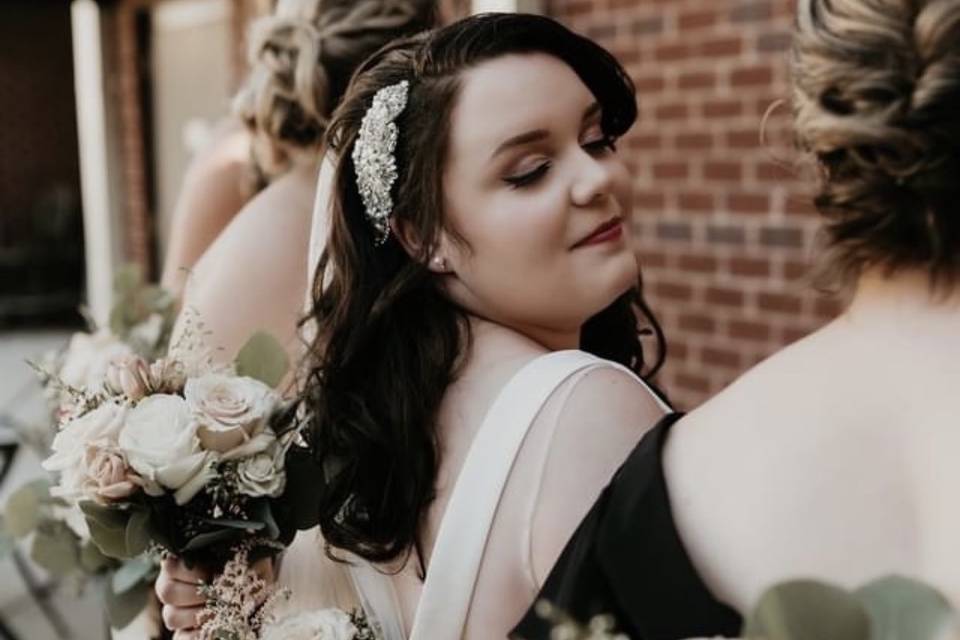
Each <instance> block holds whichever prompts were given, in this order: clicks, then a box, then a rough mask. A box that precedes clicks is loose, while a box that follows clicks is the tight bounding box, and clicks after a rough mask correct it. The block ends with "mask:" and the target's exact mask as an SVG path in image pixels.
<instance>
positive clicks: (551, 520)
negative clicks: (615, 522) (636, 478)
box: [392, 323, 663, 638]
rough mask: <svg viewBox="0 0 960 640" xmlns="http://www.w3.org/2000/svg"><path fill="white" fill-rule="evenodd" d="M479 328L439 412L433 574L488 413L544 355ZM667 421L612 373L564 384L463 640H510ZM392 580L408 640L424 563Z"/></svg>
mask: <svg viewBox="0 0 960 640" xmlns="http://www.w3.org/2000/svg"><path fill="white" fill-rule="evenodd" d="M477 328H478V330H477V332H476V340H475V342H474V345H473V351H472V354H473V355H472V357H471V359H470V361H469V363H468V365H467V367H466V369H465V371H464V372H463V375H462V377H461V378H460V379H459V380H458V381H457V382H456V383H454V385H453V386H452V387H451V388H450V389H449V390H448V391H447V394H446V398H445V400H444V402H443V404H442V406H441V410H440V418H439V433H440V441H441V447H442V453H441V456H442V458H441V460H442V462H441V468H440V471H439V475H438V480H437V497H436V500H435V501H434V503H433V505H432V507H431V509H430V512H429V515H428V520H427V525H426V529H425V537H424V544H425V547H426V549H427V550H428V551H427V559H426V564H427V571H428V573H429V571H430V570H431V567H432V565H431V563H430V551H429V550H430V549H432V548H433V546H434V543H435V542H436V538H437V533H438V530H439V526H440V523H441V521H442V519H443V517H444V514H445V513H446V508H447V505H448V501H449V499H450V494H451V491H452V489H453V485H454V483H455V481H456V479H457V476H458V474H459V472H460V469H461V467H462V466H463V463H464V460H465V459H466V457H467V453H468V450H469V448H470V445H471V444H472V442H473V438H474V436H475V435H476V432H477V430H478V428H479V427H480V424H481V422H482V421H483V418H484V416H485V415H486V413H487V410H488V409H489V407H490V405H491V404H492V403H493V401H494V399H495V398H496V396H497V395H498V394H499V393H500V391H501V390H502V388H503V387H504V385H506V384H507V382H508V381H509V380H510V379H511V378H512V377H513V375H514V374H515V373H516V372H517V371H518V370H520V369H521V368H523V367H524V365H526V364H528V363H530V362H531V361H532V360H534V359H535V358H537V357H538V356H540V355H543V354H544V353H546V352H545V351H544V350H543V349H542V348H541V347H539V346H537V345H534V344H533V343H531V342H529V341H527V340H526V339H525V338H522V337H521V336H519V335H518V334H515V333H513V332H512V331H509V330H506V329H502V328H500V327H496V326H494V325H490V324H488V323H480V324H479V326H478V327H477ZM662 413H663V409H662V408H661V406H660V405H658V403H657V400H656V399H655V398H654V397H653V395H652V394H651V393H650V392H649V391H648V390H647V389H646V388H645V387H643V385H642V384H640V383H639V382H637V381H636V380H635V379H632V378H631V377H630V376H628V375H627V374H625V373H622V372H620V371H617V370H615V369H612V368H610V369H601V370H597V371H595V372H591V373H588V374H587V375H586V376H585V377H584V378H582V379H580V380H579V381H578V382H574V383H573V384H566V383H565V384H564V385H561V387H559V388H558V389H557V390H556V391H555V392H554V393H553V394H552V395H551V397H550V399H549V400H548V402H547V404H546V405H545V406H544V407H543V409H542V410H541V411H540V413H539V414H538V416H537V418H536V420H535V422H534V423H533V424H532V426H531V427H530V431H529V433H528V435H527V438H526V439H525V440H524V442H523V445H522V448H521V449H520V452H519V454H518V457H517V459H516V462H515V464H514V466H513V469H512V471H511V472H510V476H509V479H508V481H507V485H506V488H505V490H504V493H503V496H502V499H501V501H500V503H499V506H498V508H497V512H496V516H495V519H494V521H493V524H492V527H491V531H490V537H489V539H488V542H487V546H486V549H485V551H484V555H483V563H482V565H481V569H480V573H479V576H478V579H477V584H476V589H475V592H474V599H473V601H472V603H471V605H470V611H469V616H468V618H467V624H466V627H465V629H464V632H463V637H464V638H492V637H506V635H507V633H508V631H509V630H510V629H511V628H512V626H513V625H514V624H515V623H516V621H517V620H518V619H519V618H520V617H521V616H522V614H523V613H524V611H526V609H527V607H529V605H530V603H531V602H532V601H533V599H534V598H535V596H536V593H537V591H538V590H539V588H540V586H541V583H542V580H543V579H544V578H545V577H546V574H547V573H548V572H549V570H550V568H551V567H552V565H553V563H554V561H555V560H556V558H557V557H558V556H559V554H560V551H561V550H562V548H563V546H564V545H565V544H566V542H567V540H568V539H569V537H570V535H571V534H572V533H573V531H574V529H575V528H576V526H577V524H578V523H579V521H580V519H581V518H582V517H583V515H584V514H585V513H586V512H587V510H588V509H589V508H590V506H591V505H592V504H593V502H594V500H595V499H596V498H597V496H598V495H599V493H600V491H601V490H602V488H603V487H604V486H605V485H606V483H607V482H608V481H609V479H610V477H611V476H612V474H613V472H614V471H615V470H616V468H617V467H618V466H619V465H620V464H621V463H622V462H623V460H624V459H625V458H626V456H627V454H628V453H629V452H630V450H631V449H632V447H633V446H634V445H635V444H636V442H637V441H638V440H639V439H640V437H641V436H642V435H643V433H644V432H645V431H646V430H647V429H648V428H649V427H651V426H652V425H653V424H654V423H655V422H656V421H657V419H658V418H659V417H660V416H661V415H662ZM433 570H435V571H443V570H444V567H439V566H438V567H433ZM392 581H393V586H394V589H395V590H396V593H397V596H398V600H399V606H400V609H401V610H402V612H401V616H402V618H403V621H402V622H403V625H404V627H405V633H406V634H407V635H408V636H409V633H410V630H411V627H412V624H413V620H414V617H415V614H416V611H417V607H418V605H419V602H420V597H421V594H422V593H423V583H422V582H421V580H420V578H419V576H418V563H417V562H416V561H415V560H414V559H411V561H410V562H409V563H407V565H406V566H405V567H404V568H403V570H402V571H401V572H400V573H398V574H397V575H396V576H394V577H393V578H392Z"/></svg>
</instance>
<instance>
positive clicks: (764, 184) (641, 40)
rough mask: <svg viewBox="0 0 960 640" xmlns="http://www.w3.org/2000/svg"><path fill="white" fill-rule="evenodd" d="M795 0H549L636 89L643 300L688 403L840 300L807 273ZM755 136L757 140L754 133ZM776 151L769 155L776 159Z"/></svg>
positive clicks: (677, 395) (632, 153)
mask: <svg viewBox="0 0 960 640" xmlns="http://www.w3.org/2000/svg"><path fill="white" fill-rule="evenodd" d="M792 9H793V2H792V0H549V1H548V3H547V10H548V13H549V14H550V15H552V16H554V17H555V18H557V19H559V20H561V21H563V22H564V23H566V24H567V25H568V26H570V27H571V28H573V29H575V30H577V31H579V32H581V33H584V34H586V35H588V36H589V37H591V38H593V39H594V40H596V41H597V42H599V43H600V44H602V45H603V46H605V47H607V48H608V49H610V50H611V51H613V53H614V54H615V55H616V56H617V57H618V58H619V60H620V61H621V62H622V63H623V64H624V66H625V67H626V68H627V70H628V72H629V73H630V76H631V77H632V78H633V80H634V82H635V83H636V86H637V92H638V99H639V104H640V118H639V121H638V123H637V125H636V126H635V127H634V128H633V130H632V131H631V132H630V133H629V134H628V136H627V138H626V139H625V140H624V142H623V144H622V146H621V149H622V151H621V152H622V153H623V154H625V156H626V158H627V161H628V163H629V165H630V167H631V169H632V171H633V175H634V192H635V202H634V220H633V225H634V230H635V234H634V235H635V236H637V242H638V250H639V254H640V257H641V263H642V269H643V273H644V278H645V288H646V293H647V297H648V301H649V302H650V304H651V306H652V307H653V309H654V311H655V312H656V314H657V316H658V318H659V319H660V321H661V323H662V324H663V327H664V330H665V331H666V334H667V337H668V345H669V355H668V362H667V366H666V367H665V369H664V373H663V375H662V377H661V383H662V384H663V386H664V388H665V389H666V390H667V391H668V393H669V394H670V395H671V397H672V398H673V400H674V401H675V402H676V403H677V404H678V405H679V406H681V407H683V408H688V409H689V408H692V407H693V406H695V405H697V404H699V403H700V402H702V401H703V400H705V399H706V398H708V397H709V396H711V395H712V394H714V393H716V392H717V391H719V390H720V389H722V388H723V387H724V386H725V385H727V384H728V383H729V382H731V381H732V380H733V379H734V378H736V376H737V375H739V374H740V373H741V372H742V371H744V370H745V369H746V368H748V367H750V366H752V365H753V364H755V363H757V362H758V361H760V360H762V359H763V358H765V357H766V356H767V355H769V354H770V353H772V352H773V351H775V350H777V349H779V348H780V347H782V346H784V345H786V344H788V343H790V342H792V341H794V340H796V339H797V338H799V337H801V336H803V335H804V334H806V333H808V332H810V331H812V330H813V329H815V328H817V327H819V326H820V325H822V324H823V323H824V322H825V321H826V320H828V319H829V318H831V317H833V316H834V315H835V314H836V313H837V311H838V304H837V303H836V301H834V300H829V299H826V298H824V297H822V296H821V295H818V294H817V293H816V292H815V291H814V289H813V287H812V286H811V284H810V282H809V279H808V278H806V277H805V276H807V275H808V267H809V260H810V257H811V256H812V254H813V251H812V247H813V242H814V237H815V232H816V229H817V222H818V221H817V217H816V215H815V213H814V212H813V210H812V208H811V207H810V205H809V202H810V186H809V185H810V183H809V181H808V180H806V179H802V178H801V177H800V176H799V175H798V173H797V172H796V171H795V170H794V169H792V168H784V164H783V158H786V159H787V160H789V159H791V158H793V157H795V155H794V154H793V153H792V150H791V148H790V131H789V121H790V109H789V105H787V104H784V105H782V106H781V107H780V108H778V109H776V110H775V111H774V112H773V113H772V114H771V116H770V117H769V120H768V121H767V124H766V126H765V127H764V126H763V118H764V114H765V113H766V112H767V110H768V108H769V107H770V105H771V104H772V103H774V102H775V101H776V100H778V99H788V98H789V93H788V79H789V78H788V69H787V55H788V54H787V49H788V47H789V33H790V27H791V20H792ZM761 131H764V132H765V134H766V137H767V141H766V142H764V143H761ZM777 158H779V159H780V160H779V162H778V161H777V160H776V159H777Z"/></svg>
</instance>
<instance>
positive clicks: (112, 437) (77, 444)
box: [43, 402, 128, 500]
mask: <svg viewBox="0 0 960 640" xmlns="http://www.w3.org/2000/svg"><path fill="white" fill-rule="evenodd" d="M127 414H128V411H127V409H126V407H124V406H123V405H119V404H115V403H113V402H105V403H103V404H101V405H100V406H99V407H97V408H96V409H94V410H93V411H91V412H89V413H87V414H85V415H82V416H80V417H79V418H75V419H73V420H71V421H69V422H67V423H66V424H64V425H63V427H62V428H61V429H60V431H59V432H58V433H57V435H56V437H54V439H53V444H52V445H50V449H51V451H53V453H52V454H51V455H50V457H49V458H47V459H46V460H44V461H43V468H44V469H46V470H47V471H54V472H56V473H59V474H60V484H59V485H57V486H56V487H53V488H52V489H51V490H50V493H51V494H52V495H55V496H59V497H62V498H67V499H68V500H69V499H79V498H80V497H81V496H82V495H83V485H84V482H85V480H86V465H85V461H84V458H85V456H86V452H87V447H88V446H91V445H95V446H105V447H109V446H113V445H116V443H117V440H118V436H119V434H120V432H121V430H122V428H123V425H124V422H125V419H126V416H127Z"/></svg>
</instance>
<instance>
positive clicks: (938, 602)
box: [855, 576, 956, 640]
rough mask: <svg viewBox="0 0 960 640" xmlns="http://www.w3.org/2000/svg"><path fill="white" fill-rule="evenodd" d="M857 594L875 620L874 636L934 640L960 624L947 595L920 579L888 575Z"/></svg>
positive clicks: (873, 639) (883, 639) (877, 639)
mask: <svg viewBox="0 0 960 640" xmlns="http://www.w3.org/2000/svg"><path fill="white" fill-rule="evenodd" d="M855 595H856V596H857V598H858V599H859V600H860V602H861V603H862V604H863V606H864V608H865V609H866V611H867V613H868V614H869V615H870V620H871V621H872V622H873V629H874V633H873V635H872V636H871V640H900V639H901V638H911V639H912V640H927V639H930V640H934V639H936V638H942V637H944V635H945V632H946V630H947V629H949V628H950V627H951V625H955V624H956V616H955V614H954V611H953V608H952V607H951V606H950V603H949V602H947V599H946V598H944V597H943V595H941V594H940V592H939V591H937V590H936V589H934V588H933V587H931V586H929V585H926V584H924V583H922V582H918V581H916V580H911V579H909V578H904V577H902V576H888V577H886V578H881V579H879V580H874V581H873V582H871V583H869V584H867V585H865V586H863V587H861V588H859V589H857V591H856V592H855Z"/></svg>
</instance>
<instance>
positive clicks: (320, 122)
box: [156, 0, 456, 640]
mask: <svg viewBox="0 0 960 640" xmlns="http://www.w3.org/2000/svg"><path fill="white" fill-rule="evenodd" d="M455 8H456V7H455V6H454V4H453V3H451V2H449V1H448V0H442V1H441V2H437V0H281V1H280V2H279V3H278V6H277V7H276V10H275V11H274V13H273V14H272V15H270V16H268V17H265V18H262V19H261V20H260V21H258V22H257V23H255V24H254V25H253V29H252V32H251V42H250V46H251V72H250V77H249V79H248V82H247V84H246V86H245V87H244V88H243V90H241V92H240V93H239V94H238V96H237V99H236V105H235V107H236V111H237V113H238V114H239V115H240V116H241V117H242V118H243V121H244V123H245V124H246V125H247V127H248V130H249V131H250V132H251V133H252V134H253V135H254V136H255V139H256V143H255V145H256V158H257V160H258V165H259V166H262V167H263V168H264V170H265V173H266V174H267V175H268V176H269V177H270V182H269V185H268V186H267V187H266V188H264V189H263V190H262V191H261V192H260V193H259V194H257V196H256V197H255V198H253V199H252V200H251V201H250V202H249V203H248V204H246V205H245V206H244V207H243V209H241V211H240V212H239V213H238V214H237V215H236V217H235V218H233V220H231V221H230V223H229V225H228V226H227V227H226V228H225V229H224V230H223V232H222V233H221V234H220V235H219V236H218V237H217V238H216V240H215V241H214V242H213V244H212V245H211V246H210V248H209V249H207V251H206V252H205V253H204V254H203V256H202V258H201V259H200V260H199V262H198V263H197V264H196V267H195V268H194V269H193V271H192V273H191V274H190V277H189V279H188V281H187V284H186V289H185V295H184V299H183V304H182V307H183V310H182V312H181V315H180V318H179V319H178V322H177V325H176V327H175V328H174V335H173V338H172V340H171V344H172V345H173V347H172V348H173V349H182V348H186V349H189V348H192V347H193V346H194V345H195V344H196V342H195V341H186V342H183V341H181V340H180V338H181V336H183V335H184V332H186V331H193V332H195V333H194V335H195V337H196V334H197V333H200V334H201V339H202V342H203V346H204V348H205V350H204V352H203V353H201V354H198V353H184V352H182V351H181V352H180V353H178V354H177V355H178V357H180V358H184V359H189V358H192V357H207V356H209V357H211V358H212V359H213V360H214V361H216V362H222V363H230V362H233V361H234V359H235V357H236V355H237V352H238V350H239V349H240V348H241V347H242V346H243V344H244V343H245V342H246V341H247V340H249V339H250V337H251V336H253V335H254V334H255V333H256V332H257V331H266V332H267V333H269V334H271V335H272V336H274V337H275V338H277V339H278V340H279V341H280V342H281V343H282V344H283V346H284V347H285V348H286V349H287V351H288V355H289V357H290V360H291V362H295V361H296V360H297V359H299V358H300V357H301V356H302V353H303V349H304V345H303V337H302V336H301V333H300V330H299V328H298V327H299V323H300V320H301V319H302V317H303V315H304V305H305V300H306V298H307V289H308V287H307V282H308V279H309V274H310V273H311V272H312V269H311V268H308V265H309V264H315V262H316V259H315V258H312V257H310V252H311V242H310V241H311V236H313V237H315V238H320V239H322V237H323V235H324V234H323V227H324V225H325V216H324V215H323V212H325V211H326V205H325V203H326V202H327V200H328V199H329V197H330V193H329V189H330V187H329V183H330V177H331V167H332V163H331V162H330V161H329V160H328V161H326V162H325V161H324V160H323V159H324V156H325V153H326V145H325V143H324V140H325V136H326V133H327V128H328V125H329V120H330V116H331V114H332V113H333V111H334V109H335V108H336V107H337V105H338V104H339V102H340V100H341V99H342V97H343V93H344V91H345V90H346V88H347V85H348V83H349V80H350V77H351V75H352V74H353V72H354V70H355V69H356V67H357V66H358V65H360V63H361V62H363V60H364V59H366V58H367V57H368V56H370V55H371V54H373V53H375V52H376V51H377V50H378V49H379V48H381V47H382V46H384V45H386V44H387V43H389V42H390V41H392V40H394V39H395V38H399V37H404V36H409V35H411V34H415V33H419V32H422V31H424V30H427V29H429V28H431V27H433V26H435V25H436V24H437V21H438V20H439V19H450V18H452V17H453V16H452V15H451V12H452V11H453V10H454V9H455ZM318 174H319V178H318ZM315 201H316V202H317V207H318V211H320V212H321V213H320V214H319V215H317V216H315V217H314V216H313V215H312V213H313V209H314V203H315ZM312 223H314V224H315V225H316V227H317V229H312V228H311V227H312V226H314V224H312ZM321 244H322V243H321ZM291 370H292V372H293V373H295V370H294V369H293V368H291ZM292 379H293V376H292V375H291V377H290V380H287V381H285V382H284V384H283V385H282V389H281V391H283V392H285V393H288V394H289V393H290V390H291V385H290V384H289V383H290V382H292ZM323 544H324V543H323V540H322V538H321V537H320V536H319V535H318V533H317V532H316V531H309V532H302V533H301V534H299V535H298V538H297V540H296V541H295V542H294V544H293V546H292V547H291V548H289V549H288V550H287V551H286V552H285V556H284V561H283V565H282V569H281V571H280V578H281V579H282V580H283V581H284V583H285V584H287V585H289V586H291V587H292V590H293V592H294V597H293V600H292V601H291V603H290V608H292V609H296V608H303V607H308V606H315V607H317V608H322V607H324V606H340V607H343V608H345V609H347V610H349V609H350V608H351V607H353V606H357V600H356V597H355V595H354V593H353V588H352V586H351V585H350V582H349V580H348V579H347V576H346V575H345V574H344V572H343V567H342V566H340V565H336V564H334V563H332V562H331V561H329V560H327V559H326V558H325V557H324V556H323V552H322V549H323ZM266 564H267V565H269V563H266ZM164 567H165V568H164V571H163V572H162V574H161V576H160V578H159V579H158V581H157V586H156V590H157V594H158V596H159V597H160V599H161V601H162V602H163V603H164V604H165V606H164V608H163V620H164V622H165V624H166V625H167V627H168V628H170V629H176V630H177V633H176V636H175V637H176V638H177V639H178V640H180V639H181V638H191V637H195V636H196V633H197V631H196V626H197V615H198V613H199V612H200V610H201V609H202V606H203V604H204V598H203V597H202V596H200V595H199V594H198V592H197V589H196V584H197V581H198V580H203V579H208V578H209V576H208V575H205V574H204V573H203V572H201V571H192V570H188V569H187V568H186V567H185V566H184V565H183V564H182V563H180V562H179V561H176V560H174V559H168V560H167V561H166V563H165V565H164ZM275 569H276V568H275V567H273V566H266V567H265V571H268V572H271V573H272V572H273V571H274V570H275ZM304 585H306V586H304Z"/></svg>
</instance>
